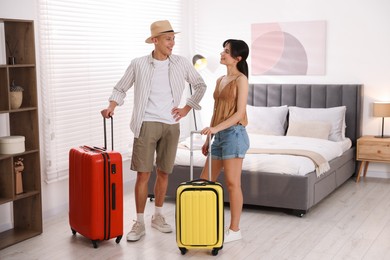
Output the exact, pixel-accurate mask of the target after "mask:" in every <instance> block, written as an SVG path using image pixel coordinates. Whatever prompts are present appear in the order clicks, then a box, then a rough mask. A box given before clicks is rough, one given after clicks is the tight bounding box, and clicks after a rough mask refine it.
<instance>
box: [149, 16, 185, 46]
mask: <svg viewBox="0 0 390 260" xmlns="http://www.w3.org/2000/svg"><path fill="white" fill-rule="evenodd" d="M165 33H174V34H176V33H179V32H175V31H174V30H173V29H172V26H171V24H170V23H169V21H168V20H162V21H156V22H154V23H152V24H151V25H150V35H151V36H150V37H149V38H147V39H146V40H145V42H146V43H153V42H152V38H154V37H157V36H160V35H163V34H165Z"/></svg>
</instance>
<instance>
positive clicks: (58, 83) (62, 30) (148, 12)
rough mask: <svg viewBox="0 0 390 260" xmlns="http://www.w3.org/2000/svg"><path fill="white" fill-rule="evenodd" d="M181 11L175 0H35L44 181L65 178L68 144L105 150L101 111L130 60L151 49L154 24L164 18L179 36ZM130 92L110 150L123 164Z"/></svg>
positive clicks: (126, 152) (126, 154)
mask: <svg viewBox="0 0 390 260" xmlns="http://www.w3.org/2000/svg"><path fill="white" fill-rule="evenodd" d="M182 9H183V8H182V3H181V1H180V0H171V1H154V0H153V1H152V0H142V1H129V0H110V1H99V0H39V24H38V26H39V28H38V32H39V41H40V46H39V48H40V52H39V53H40V57H39V61H40V68H41V70H40V71H41V73H40V82H41V93H42V99H41V100H42V103H43V105H42V109H43V111H42V114H43V117H42V121H43V129H41V131H42V133H43V145H44V147H43V152H44V156H43V157H44V158H42V159H43V160H44V169H43V170H44V171H45V173H46V178H45V179H46V181H47V182H48V183H50V182H54V181H58V180H61V179H66V178H67V177H68V163H69V162H68V153H69V150H70V149H71V148H72V147H77V146H80V145H84V144H87V145H92V146H103V119H102V116H101V115H100V110H102V109H104V108H106V107H107V105H108V97H109V96H110V94H111V91H112V88H113V86H114V85H115V84H116V82H117V81H118V80H119V79H120V78H121V76H122V75H123V73H124V72H125V70H126V68H127V66H128V65H129V63H130V61H131V59H133V58H135V57H139V56H143V55H147V54H149V53H150V52H151V51H152V49H153V46H152V45H149V44H146V43H145V42H144V41H145V39H146V38H147V37H148V36H149V34H150V24H151V22H153V21H156V20H162V19H168V20H170V22H171V23H172V26H173V27H174V29H175V30H177V31H180V30H181V27H182ZM180 41H181V40H180V38H177V41H176V46H175V53H176V54H180V52H181V42H180ZM132 93H133V92H132V90H130V91H128V95H127V97H126V100H125V104H124V105H123V106H122V107H118V108H117V109H116V113H115V116H114V148H115V150H117V151H119V152H121V153H122V156H123V158H124V159H128V158H129V148H131V145H132V140H133V135H132V132H131V131H130V127H129V123H130V118H131V113H132V104H133V94H132ZM107 123H108V124H107V126H108V127H109V126H110V124H109V122H107ZM109 129H110V128H108V130H109ZM108 134H109V135H108V137H109V138H108V139H109V140H108V147H109V148H110V147H111V144H110V143H111V142H110V140H111V139H110V131H108Z"/></svg>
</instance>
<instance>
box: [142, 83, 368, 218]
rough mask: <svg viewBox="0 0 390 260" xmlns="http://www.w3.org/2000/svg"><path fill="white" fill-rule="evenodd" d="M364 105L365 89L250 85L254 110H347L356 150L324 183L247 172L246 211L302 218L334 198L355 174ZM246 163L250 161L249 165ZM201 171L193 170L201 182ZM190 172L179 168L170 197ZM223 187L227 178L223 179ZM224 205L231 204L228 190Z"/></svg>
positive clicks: (333, 167)
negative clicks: (248, 208)
mask: <svg viewBox="0 0 390 260" xmlns="http://www.w3.org/2000/svg"><path fill="white" fill-rule="evenodd" d="M362 101H363V86H362V85H350V84H348V85H333V84H332V85H308V84H250V85H249V95H248V104H250V105H253V106H267V107H270V106H281V105H288V106H298V107H304V108H329V107H336V106H346V107H347V110H346V119H345V120H346V125H347V128H346V131H345V132H346V133H345V134H346V136H347V137H349V138H350V139H351V140H352V144H353V145H352V148H351V149H349V150H348V151H346V152H345V153H344V154H343V155H342V156H340V157H338V158H336V159H334V160H332V161H330V163H329V164H330V167H331V168H330V170H329V171H327V172H326V173H325V174H323V175H321V176H320V177H319V178H318V177H317V176H316V173H315V172H314V171H313V172H311V173H308V174H306V175H305V176H292V175H285V174H275V173H269V172H251V171H243V172H242V191H243V196H244V205H255V206H264V207H272V208H279V209H288V210H289V211H291V212H293V213H294V214H297V215H299V216H303V215H304V214H305V213H307V212H308V211H309V209H310V208H311V207H313V206H314V205H316V204H317V203H319V202H320V201H321V200H322V199H324V198H325V197H326V196H328V195H329V194H330V193H332V192H333V191H334V190H335V189H336V188H337V187H339V186H340V185H342V184H343V183H344V182H345V181H346V180H348V179H349V178H351V176H353V175H354V173H355V172H356V168H357V167H356V160H355V154H356V153H355V146H356V140H357V139H358V138H359V137H360V136H361V114H362ZM244 160H245V159H244ZM201 170H202V168H201V167H194V177H195V178H198V177H199V175H200V172H201ZM189 172H190V171H189V166H180V165H175V167H174V170H173V173H172V175H171V176H170V177H169V185H168V190H167V196H168V197H173V198H174V197H175V196H176V189H177V187H178V186H179V184H180V183H181V182H184V181H187V180H188V178H189ZM155 176H156V175H155V174H152V175H151V177H150V181H149V186H148V190H149V197H150V199H152V198H153V187H154V181H155ZM218 181H219V182H221V183H222V184H223V185H224V175H223V174H221V175H220V178H219V179H218ZM224 200H225V202H227V203H228V202H229V196H228V193H227V189H225V190H224Z"/></svg>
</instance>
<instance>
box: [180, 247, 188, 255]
mask: <svg viewBox="0 0 390 260" xmlns="http://www.w3.org/2000/svg"><path fill="white" fill-rule="evenodd" d="M179 249H180V252H181V254H182V255H185V254H186V253H187V248H185V247H179Z"/></svg>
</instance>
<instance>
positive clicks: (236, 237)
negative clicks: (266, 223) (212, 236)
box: [223, 228, 242, 243]
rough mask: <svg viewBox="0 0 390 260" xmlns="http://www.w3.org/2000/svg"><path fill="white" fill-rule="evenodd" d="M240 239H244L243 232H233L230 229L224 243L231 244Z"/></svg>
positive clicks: (226, 233)
mask: <svg viewBox="0 0 390 260" xmlns="http://www.w3.org/2000/svg"><path fill="white" fill-rule="evenodd" d="M240 239H242V236H241V230H238V231H233V230H231V229H230V228H228V229H227V230H226V232H225V237H224V239H223V241H224V243H229V242H232V241H236V240H240Z"/></svg>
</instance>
